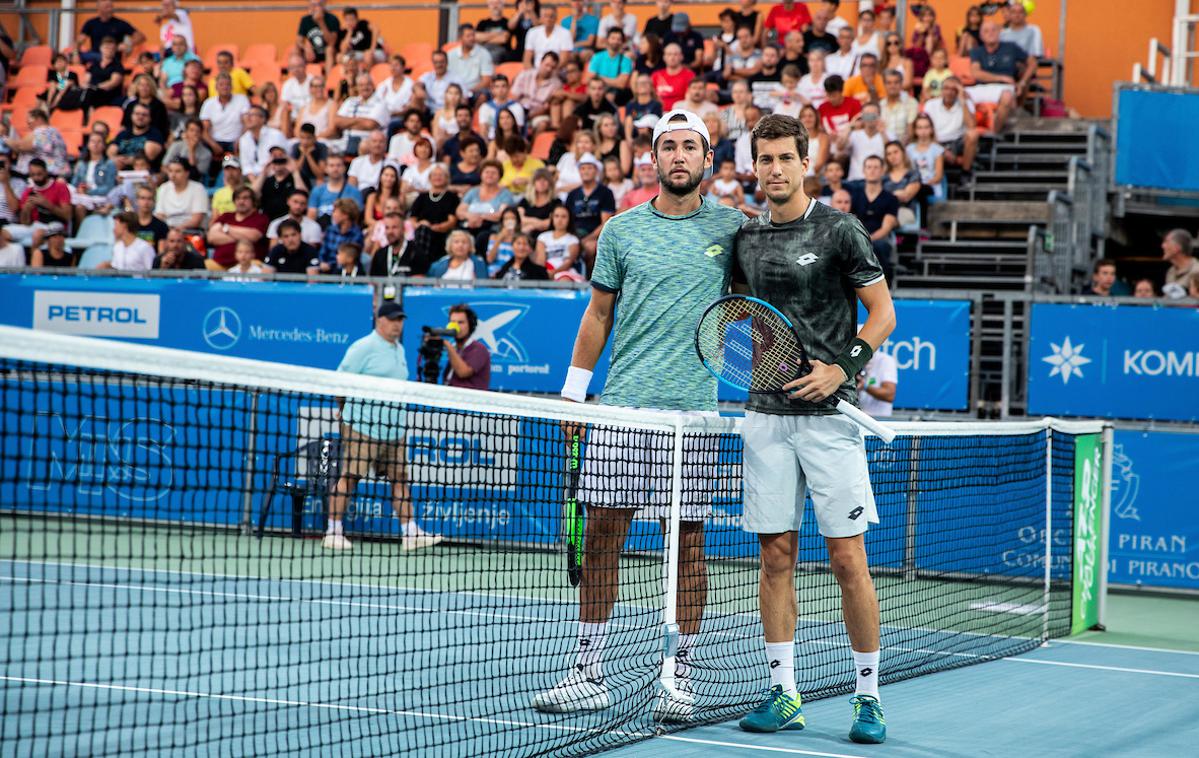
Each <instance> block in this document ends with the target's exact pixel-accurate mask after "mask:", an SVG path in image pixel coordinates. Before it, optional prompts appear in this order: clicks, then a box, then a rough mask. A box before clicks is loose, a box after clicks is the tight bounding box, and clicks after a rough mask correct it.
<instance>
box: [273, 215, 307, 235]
mask: <svg viewBox="0 0 1199 758" xmlns="http://www.w3.org/2000/svg"><path fill="white" fill-rule="evenodd" d="M288 229H291V230H293V231H294V232H295V233H296V234H301V233H302V232H301V231H300V225H299V224H297V223H296V222H295V221H292V220H291V219H284V220H283V221H280V222H279V228H278V229H276V230H275V233H276V234H278V235H279V236H280V237H282V236H283V232H285V231H287V230H288Z"/></svg>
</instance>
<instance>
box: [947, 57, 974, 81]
mask: <svg viewBox="0 0 1199 758" xmlns="http://www.w3.org/2000/svg"><path fill="white" fill-rule="evenodd" d="M949 70H950V71H952V72H953V75H954V76H956V77H957V78H958V79H960V80H961V82H962V84H963V85H964V86H969V85H971V84H974V74H972V73H970V59H969V58H966V57H965V56H961V55H951V56H950V57H949Z"/></svg>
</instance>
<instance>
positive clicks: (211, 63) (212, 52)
mask: <svg viewBox="0 0 1199 758" xmlns="http://www.w3.org/2000/svg"><path fill="white" fill-rule="evenodd" d="M224 52H228V53H232V54H233V62H234V64H236V63H238V60H237V45H230V44H224V45H213V46H212V47H210V48H208V49H207V50H206V51H204V57H203V59H202V60H203V61H204V68H206V69H208V70H209V71H215V70H216V57H217V55H219V54H221V53H224Z"/></svg>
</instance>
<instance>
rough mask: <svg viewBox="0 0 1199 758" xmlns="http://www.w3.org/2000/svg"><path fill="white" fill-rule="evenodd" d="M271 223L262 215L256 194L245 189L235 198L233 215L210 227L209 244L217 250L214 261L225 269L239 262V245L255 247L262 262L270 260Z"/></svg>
mask: <svg viewBox="0 0 1199 758" xmlns="http://www.w3.org/2000/svg"><path fill="white" fill-rule="evenodd" d="M270 223H271V220H270V219H269V218H267V217H266V216H265V215H264V214H262V213H260V212H259V211H258V197H257V196H256V195H255V194H254V190H252V189H250V188H249V187H242V188H240V189H238V190H237V192H235V193H234V194H233V212H232V213H222V214H221V215H219V216H217V217H216V218H215V219H213V221H212V225H211V226H209V227H208V244H209V245H212V246H213V251H212V259H213V260H214V261H216V262H217V263H219V264H220V265H221V266H223V267H225V268H229V267H230V266H232V265H233V264H234V263H235V262H236V260H237V243H238V242H239V241H241V240H246V241H247V242H252V243H254V252H255V254H256V255H257V257H258V259H259V260H262V259H263V258H264V257H265V256H266V229H267V227H268V226H270Z"/></svg>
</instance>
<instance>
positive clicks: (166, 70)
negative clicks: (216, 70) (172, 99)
mask: <svg viewBox="0 0 1199 758" xmlns="http://www.w3.org/2000/svg"><path fill="white" fill-rule="evenodd" d="M198 60H200V59H199V58H198V57H196V54H195V53H193V52H192V51H190V50H188V51H187V53H186V54H185V55H184V56H183V57H182V58H176V57H175V56H173V55H168V56H167V57H165V58H163V59H162V73H163V74H165V75H166V77H167V86H168V87H173V86H175V85H176V84H178V83H179V82H181V81H183V67H184V66H185V65H187V62H188V61H198Z"/></svg>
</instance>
